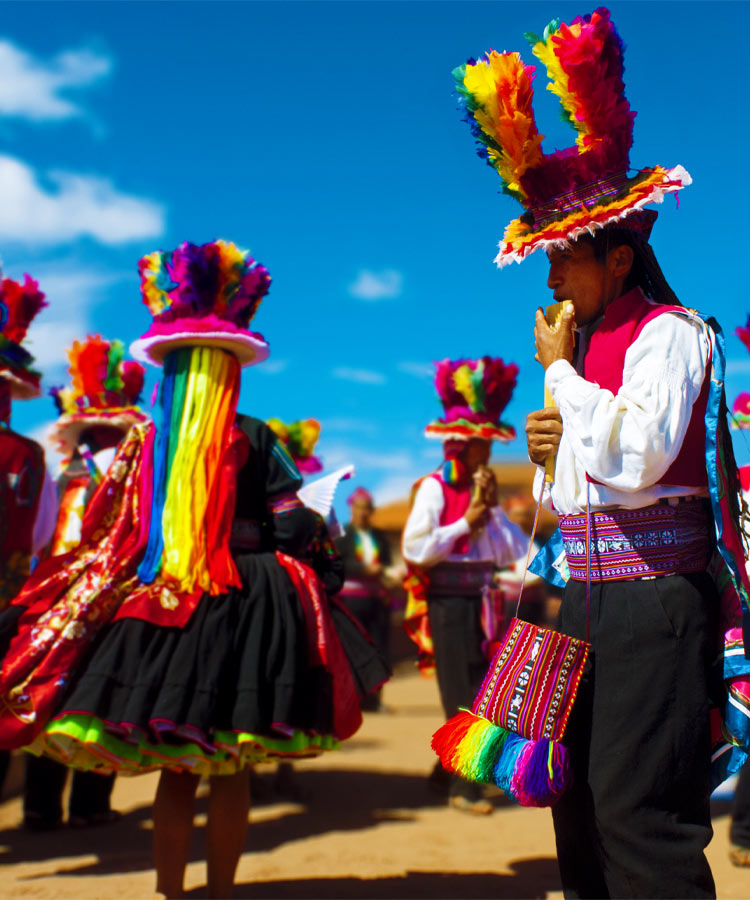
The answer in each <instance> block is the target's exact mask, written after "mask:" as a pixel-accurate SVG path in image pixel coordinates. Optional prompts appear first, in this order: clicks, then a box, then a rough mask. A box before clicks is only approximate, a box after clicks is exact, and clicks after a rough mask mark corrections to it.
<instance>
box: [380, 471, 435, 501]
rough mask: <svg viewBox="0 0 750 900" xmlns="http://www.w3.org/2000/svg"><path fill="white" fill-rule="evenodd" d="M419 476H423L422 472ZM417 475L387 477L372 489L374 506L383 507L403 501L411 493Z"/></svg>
mask: <svg viewBox="0 0 750 900" xmlns="http://www.w3.org/2000/svg"><path fill="white" fill-rule="evenodd" d="M420 474H422V475H424V472H421V473H420ZM417 478H419V475H414V476H413V477H412V476H411V475H388V476H386V477H385V478H384V479H383V480H382V481H379V482H378V483H377V484H376V485H375V487H374V488H373V492H372V493H373V497H374V498H375V505H376V506H384V505H385V504H386V503H393V502H394V501H396V500H405V499H406V498H407V497H408V496H409V494H410V493H411V489H412V487H413V486H414V482H415V481H416V480H417Z"/></svg>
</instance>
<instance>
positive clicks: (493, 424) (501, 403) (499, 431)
mask: <svg viewBox="0 0 750 900" xmlns="http://www.w3.org/2000/svg"><path fill="white" fill-rule="evenodd" d="M517 377H518V366H517V365H515V364H514V363H510V364H508V365H506V364H505V363H504V362H503V361H502V359H493V358H492V357H491V356H483V357H481V359H458V360H449V359H445V360H443V361H442V362H439V363H435V388H436V390H437V394H438V397H439V398H440V402H441V403H442V404H443V408H444V410H445V416H444V417H443V418H442V419H437V420H436V421H434V422H430V424H429V425H428V426H427V428H426V430H425V434H426V435H427V437H434V438H439V439H440V440H442V441H448V440H459V441H466V440H469V439H470V438H475V437H478V438H483V439H484V440H488V441H491V440H494V441H503V442H506V441H510V440H513V438H514V437H515V436H516V430H515V428H513V426H512V425H506V424H505V423H503V422H501V421H500V416H501V415H502V412H503V410H504V409H505V407H506V406H507V405H508V403H509V401H510V398H511V396H512V395H513V389H514V388H515V386H516V378H517Z"/></svg>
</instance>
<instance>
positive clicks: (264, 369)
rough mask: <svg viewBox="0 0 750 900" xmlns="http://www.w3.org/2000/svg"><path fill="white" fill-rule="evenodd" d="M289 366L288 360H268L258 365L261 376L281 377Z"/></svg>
mask: <svg viewBox="0 0 750 900" xmlns="http://www.w3.org/2000/svg"><path fill="white" fill-rule="evenodd" d="M288 365H289V360H288V359H267V360H266V361H265V362H262V363H260V364H259V365H258V367H257V370H256V371H258V372H260V373H261V375H280V374H281V373H282V372H283V371H285V370H286V368H287V366H288Z"/></svg>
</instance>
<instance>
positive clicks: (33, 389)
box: [0, 275, 47, 400]
mask: <svg viewBox="0 0 750 900" xmlns="http://www.w3.org/2000/svg"><path fill="white" fill-rule="evenodd" d="M45 306H47V302H46V301H45V299H44V294H43V293H42V292H41V291H40V290H39V285H38V284H37V282H36V281H34V279H33V278H31V277H30V276H29V275H25V276H24V282H23V284H19V283H18V282H17V281H13V280H12V279H11V278H3V279H1V280H0V378H4V379H6V381H9V382H10V392H11V396H12V397H15V398H17V399H24V400H28V399H31V398H32V397H38V396H39V395H40V394H41V388H40V382H41V375H40V374H39V372H36V371H35V370H34V369H33V365H34V357H33V356H32V355H31V354H30V353H29V352H28V350H26V349H24V348H23V347H22V346H21V343H22V342H23V340H24V339H25V337H26V332H27V331H28V328H29V325H31V322H32V320H33V319H34V316H36V314H37V313H38V312H39V311H40V310H41V309H43V308H44V307H45Z"/></svg>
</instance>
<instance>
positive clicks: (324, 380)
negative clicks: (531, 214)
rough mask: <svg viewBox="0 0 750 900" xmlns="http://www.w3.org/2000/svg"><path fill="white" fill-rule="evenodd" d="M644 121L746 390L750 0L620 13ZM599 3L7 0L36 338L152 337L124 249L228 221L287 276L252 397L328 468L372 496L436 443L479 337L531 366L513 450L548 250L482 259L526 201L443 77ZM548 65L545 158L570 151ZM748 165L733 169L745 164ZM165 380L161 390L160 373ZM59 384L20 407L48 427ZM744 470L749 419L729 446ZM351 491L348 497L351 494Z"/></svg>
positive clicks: (427, 456)
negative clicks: (354, 474) (742, 47)
mask: <svg viewBox="0 0 750 900" xmlns="http://www.w3.org/2000/svg"><path fill="white" fill-rule="evenodd" d="M610 8H611V10H612V17H613V19H614V21H615V22H616V24H617V26H618V29H619V31H620V33H621V35H622V37H623V39H624V41H625V43H626V46H627V51H626V57H625V62H626V87H627V95H628V99H629V100H630V103H631V106H632V108H633V109H635V110H636V111H637V113H638V115H637V118H636V121H635V144H634V148H633V151H632V153H631V165H633V166H635V167H639V166H646V165H652V164H655V163H660V164H663V165H668V166H672V165H675V164H677V163H681V164H682V165H684V166H685V167H686V168H687V169H688V170H689V171H690V173H691V174H692V176H693V179H694V184H693V185H692V186H691V187H689V188H687V189H686V190H684V191H682V192H681V195H680V204H679V209H678V208H677V207H676V204H675V201H674V198H673V197H668V198H667V200H666V201H665V203H664V204H663V205H662V206H661V207H660V221H659V223H658V224H657V226H656V228H655V231H654V236H653V244H654V247H655V250H656V253H657V256H658V258H659V260H660V262H661V264H662V267H663V269H664V271H665V273H666V274H667V277H668V279H669V280H670V282H671V284H672V286H673V288H674V289H675V291H676V293H677V295H678V296H679V297H680V298H681V299H682V300H683V302H685V303H686V304H687V305H689V306H695V307H698V308H699V309H701V310H703V311H705V312H710V313H712V314H714V315H715V316H716V317H717V318H718V319H719V321H720V322H721V323H722V324H723V326H724V329H725V332H726V333H727V347H728V356H729V374H728V378H727V388H728V394H729V397H730V402H731V400H732V399H733V398H734V396H735V395H736V394H737V393H738V392H739V391H740V390H742V389H748V388H750V357H749V356H748V354H747V352H746V351H745V349H744V347H743V346H742V344H741V343H740V341H739V340H738V339H737V338H736V337H735V336H734V328H735V327H736V326H737V325H740V324H744V322H745V318H746V316H747V313H748V312H750V300H747V299H746V297H745V292H744V291H742V293H741V278H742V277H743V276H742V271H743V268H742V263H741V260H742V258H743V256H744V253H743V250H744V247H743V243H744V233H743V232H744V228H743V227H741V223H742V219H743V215H742V209H743V206H742V194H743V193H744V190H745V187H744V180H743V179H744V169H743V168H742V166H743V162H742V157H741V148H743V147H745V146H746V145H747V139H748V117H747V112H746V110H747V98H746V73H745V65H744V64H745V60H744V58H743V57H742V54H740V53H733V52H732V51H731V47H732V44H731V42H730V41H728V40H727V37H728V36H730V35H732V34H740V33H744V30H745V28H746V20H747V13H748V4H747V3H742V2H731V3H718V2H712V3H710V4H709V3H702V2H692V3H691V2H688V3H676V2H674V3H673V2H667V3H660V2H650V0H649V2H625V3H619V2H618V3H613V4H611V7H610ZM591 9H593V5H592V6H590V7H589V6H585V5H584V6H581V5H580V4H577V3H576V4H574V3H569V2H562V3H548V2H494V3H493V2H487V3H483V2H480V3H474V2H463V0H462V2H437V3H435V2H411V3H401V2H338V3H327V2H316V0H309V2H268V3H249V2H248V3H242V2H236V3H221V2H210V3H202V2H193V3H182V2H173V3H118V2H107V3H73V2H64V3H54V2H53V3H34V2H25V3H1V4H0V13H1V14H2V18H1V20H0V21H1V22H2V25H1V26H0V257H2V260H3V268H4V272H5V274H6V275H8V276H11V277H14V278H18V277H21V276H22V275H23V273H24V272H26V271H28V272H29V273H31V274H32V275H34V276H35V277H37V278H38V279H39V282H40V286H41V288H42V290H44V291H45V292H46V293H47V296H48V300H49V303H50V306H49V308H48V309H46V310H45V311H44V312H43V313H41V314H40V315H39V317H38V319H37V323H36V324H35V325H34V326H33V327H32V329H31V331H30V334H29V344H28V346H29V349H30V350H31V352H32V353H34V354H35V355H36V356H37V358H38V361H39V364H40V366H41V367H42V369H43V370H44V372H45V384H46V385H47V386H50V385H52V384H56V383H61V382H62V381H63V380H64V368H65V359H64V349H65V347H66V346H67V345H68V344H70V342H71V341H72V340H73V339H74V338H77V337H80V336H82V335H84V334H85V333H86V332H87V331H88V332H91V331H97V332H100V333H102V334H103V335H104V336H106V337H109V338H113V337H117V338H120V339H122V340H124V341H125V342H126V343H129V342H130V341H131V340H132V339H133V338H135V337H137V336H138V335H139V334H140V333H142V332H143V331H145V329H146V328H147V326H148V322H149V316H148V314H147V311H146V309H145V307H143V306H142V304H141V302H140V294H139V290H138V276H137V269H136V263H137V260H138V258H139V257H140V256H141V255H143V254H144V253H146V252H149V251H151V250H153V249H156V248H163V249H169V248H172V247H174V246H175V245H176V244H178V243H179V242H181V241H183V240H191V241H194V242H203V241H207V240H212V239H213V238H215V237H225V238H227V239H231V240H233V241H235V242H236V243H238V244H239V245H241V246H244V247H247V248H249V249H251V250H252V252H253V253H254V255H255V256H256V258H258V259H259V260H260V261H261V262H263V263H264V265H266V266H267V267H268V268H269V270H270V272H271V275H272V277H273V285H272V288H271V292H270V294H269V296H268V297H267V298H266V300H265V301H264V303H263V305H262V306H261V308H260V310H259V312H258V314H257V316H256V318H255V322H254V327H255V328H256V329H257V330H259V331H261V332H262V333H263V334H264V335H265V336H266V337H267V338H268V339H269V341H270V343H271V348H272V355H271V358H270V359H269V361H268V362H267V363H266V364H264V365H261V366H258V367H257V368H251V369H248V370H246V372H245V375H244V376H243V389H242V397H241V402H240V409H241V410H242V411H244V412H248V413H251V414H254V415H258V416H260V417H262V418H269V417H271V416H278V417H279V418H282V419H285V420H291V419H295V418H301V417H308V416H314V417H317V418H318V419H319V420H320V421H321V423H322V426H323V432H322V437H321V440H320V443H319V452H320V455H321V456H322V457H323V460H324V462H325V463H326V467H327V469H331V468H333V467H335V466H338V465H340V464H343V463H344V462H349V461H351V462H354V463H355V464H356V465H357V467H358V479H357V481H358V483H362V484H365V485H367V486H368V487H370V488H371V489H372V490H373V491H374V493H375V496H376V500H377V501H379V502H386V501H388V500H391V499H394V498H396V497H399V496H403V495H404V494H405V493H406V492H407V490H408V486H409V485H410V483H411V482H412V481H413V480H414V478H416V477H417V476H418V475H420V474H422V473H423V472H425V471H427V470H429V469H431V468H432V467H433V466H434V464H435V463H436V462H437V460H438V459H439V455H440V451H439V446H437V445H435V444H434V443H433V442H428V441H426V440H425V439H424V438H423V437H422V430H423V427H424V425H425V424H426V422H427V421H429V420H430V419H432V418H434V417H435V416H436V415H437V414H438V413H439V406H438V402H437V399H436V397H435V395H434V391H433V388H432V382H431V378H430V368H431V363H432V361H433V360H437V359H442V358H445V357H446V356H451V357H457V356H477V355H481V354H484V353H489V354H492V355H495V356H501V357H503V358H504V359H505V360H506V361H513V362H516V363H517V364H518V365H519V366H520V370H521V372H520V380H519V386H518V388H517V390H516V393H515V395H514V398H513V400H512V402H511V404H510V406H509V407H508V410H507V418H508V419H509V420H510V421H511V422H512V423H513V424H514V425H515V426H516V428H517V430H518V432H519V438H517V439H516V441H514V442H513V443H511V444H509V445H508V446H505V447H502V448H498V449H496V451H495V458H496V459H501V458H503V459H519V458H523V457H525V443H524V441H523V438H522V433H523V422H524V419H525V415H526V413H527V412H528V411H529V410H531V409H535V408H537V407H539V406H540V405H541V397H542V371H541V369H540V367H539V366H538V365H537V364H536V363H535V362H534V360H533V353H534V351H533V340H532V327H533V315H534V310H535V308H536V307H537V306H538V305H540V304H545V303H547V302H549V291H548V290H547V288H546V286H545V282H546V265H545V262H546V260H545V258H544V256H543V255H542V254H536V255H535V256H534V257H532V258H531V259H530V260H527V261H526V262H525V263H524V264H523V265H522V266H515V265H514V266H513V267H509V268H506V269H503V270H502V271H498V270H497V269H496V268H495V266H494V264H493V262H492V260H493V257H494V254H495V247H496V243H497V241H498V240H499V239H500V237H501V236H502V233H503V230H504V227H505V225H506V223H507V222H508V221H509V220H510V219H511V218H514V217H515V216H516V215H517V214H518V212H519V207H518V206H517V204H516V203H515V202H514V201H513V200H511V199H510V198H508V197H506V196H503V195H501V194H500V193H499V188H500V184H499V179H498V177H497V176H496V175H495V173H494V172H493V171H492V170H491V169H490V168H489V167H487V166H486V165H485V164H484V163H483V162H482V161H481V160H479V159H478V158H477V157H476V156H475V154H474V148H473V144H472V139H471V137H470V134H469V131H468V127H467V126H466V125H465V124H464V123H463V122H462V121H461V119H460V115H459V113H458V112H457V110H456V100H455V96H454V94H453V84H452V79H451V74H450V73H451V69H452V68H453V67H454V66H456V65H458V64H460V63H461V62H464V61H465V60H466V59H467V58H468V57H469V56H478V55H479V54H481V53H482V52H483V51H485V50H487V49H490V48H494V49H496V50H521V51H522V52H523V54H524V57H525V58H526V59H527V61H529V62H532V61H533V57H532V56H531V53H530V51H529V49H528V47H527V45H526V43H525V41H524V39H523V34H524V32H525V31H529V30H531V31H537V32H538V31H540V30H541V29H543V27H544V25H545V24H546V23H547V22H548V21H549V20H550V19H551V18H553V17H554V16H560V17H562V18H563V19H564V20H565V21H570V19H571V18H573V17H574V16H575V15H577V14H579V13H582V12H589V11H591ZM544 85H545V77H544V73H543V72H538V76H537V80H536V82H535V87H536V101H535V106H536V117H537V124H538V126H539V129H540V131H541V132H542V133H543V134H545V135H546V141H545V144H544V148H545V150H547V151H548V152H549V151H551V150H552V149H554V148H555V147H558V148H559V147H563V146H567V145H568V144H570V143H572V142H573V139H574V135H573V132H572V130H570V129H569V128H568V127H566V126H565V125H564V124H563V123H562V122H561V121H560V120H559V118H558V114H557V108H556V101H555V100H554V98H553V97H552V96H551V95H549V94H548V92H546V91H545V90H544ZM733 171H737V172H738V175H736V176H735V177H734V178H733V177H732V173H733ZM156 375H157V373H156V370H153V371H152V372H150V373H149V382H148V388H147V390H146V392H145V395H144V396H145V398H146V402H148V398H149V397H150V394H151V387H152V386H153V384H154V381H155V379H156ZM53 418H54V410H53V405H52V401H51V399H49V398H47V397H45V398H42V399H39V400H35V401H31V402H28V403H23V404H22V403H17V404H15V406H14V411H13V424H14V427H16V428H17V429H19V430H23V431H25V432H27V433H32V434H35V435H37V436H39V435H40V434H41V433H42V432H43V430H44V428H45V427H46V425H47V424H48V423H49V422H50V421H52V419H53ZM736 446H737V451H738V457H739V459H740V461H741V462H742V463H746V462H750V450H749V449H748V445H747V442H746V441H745V440H744V437H743V435H740V436H739V437H738V438H737V442H736ZM344 493H346V492H344Z"/></svg>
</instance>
